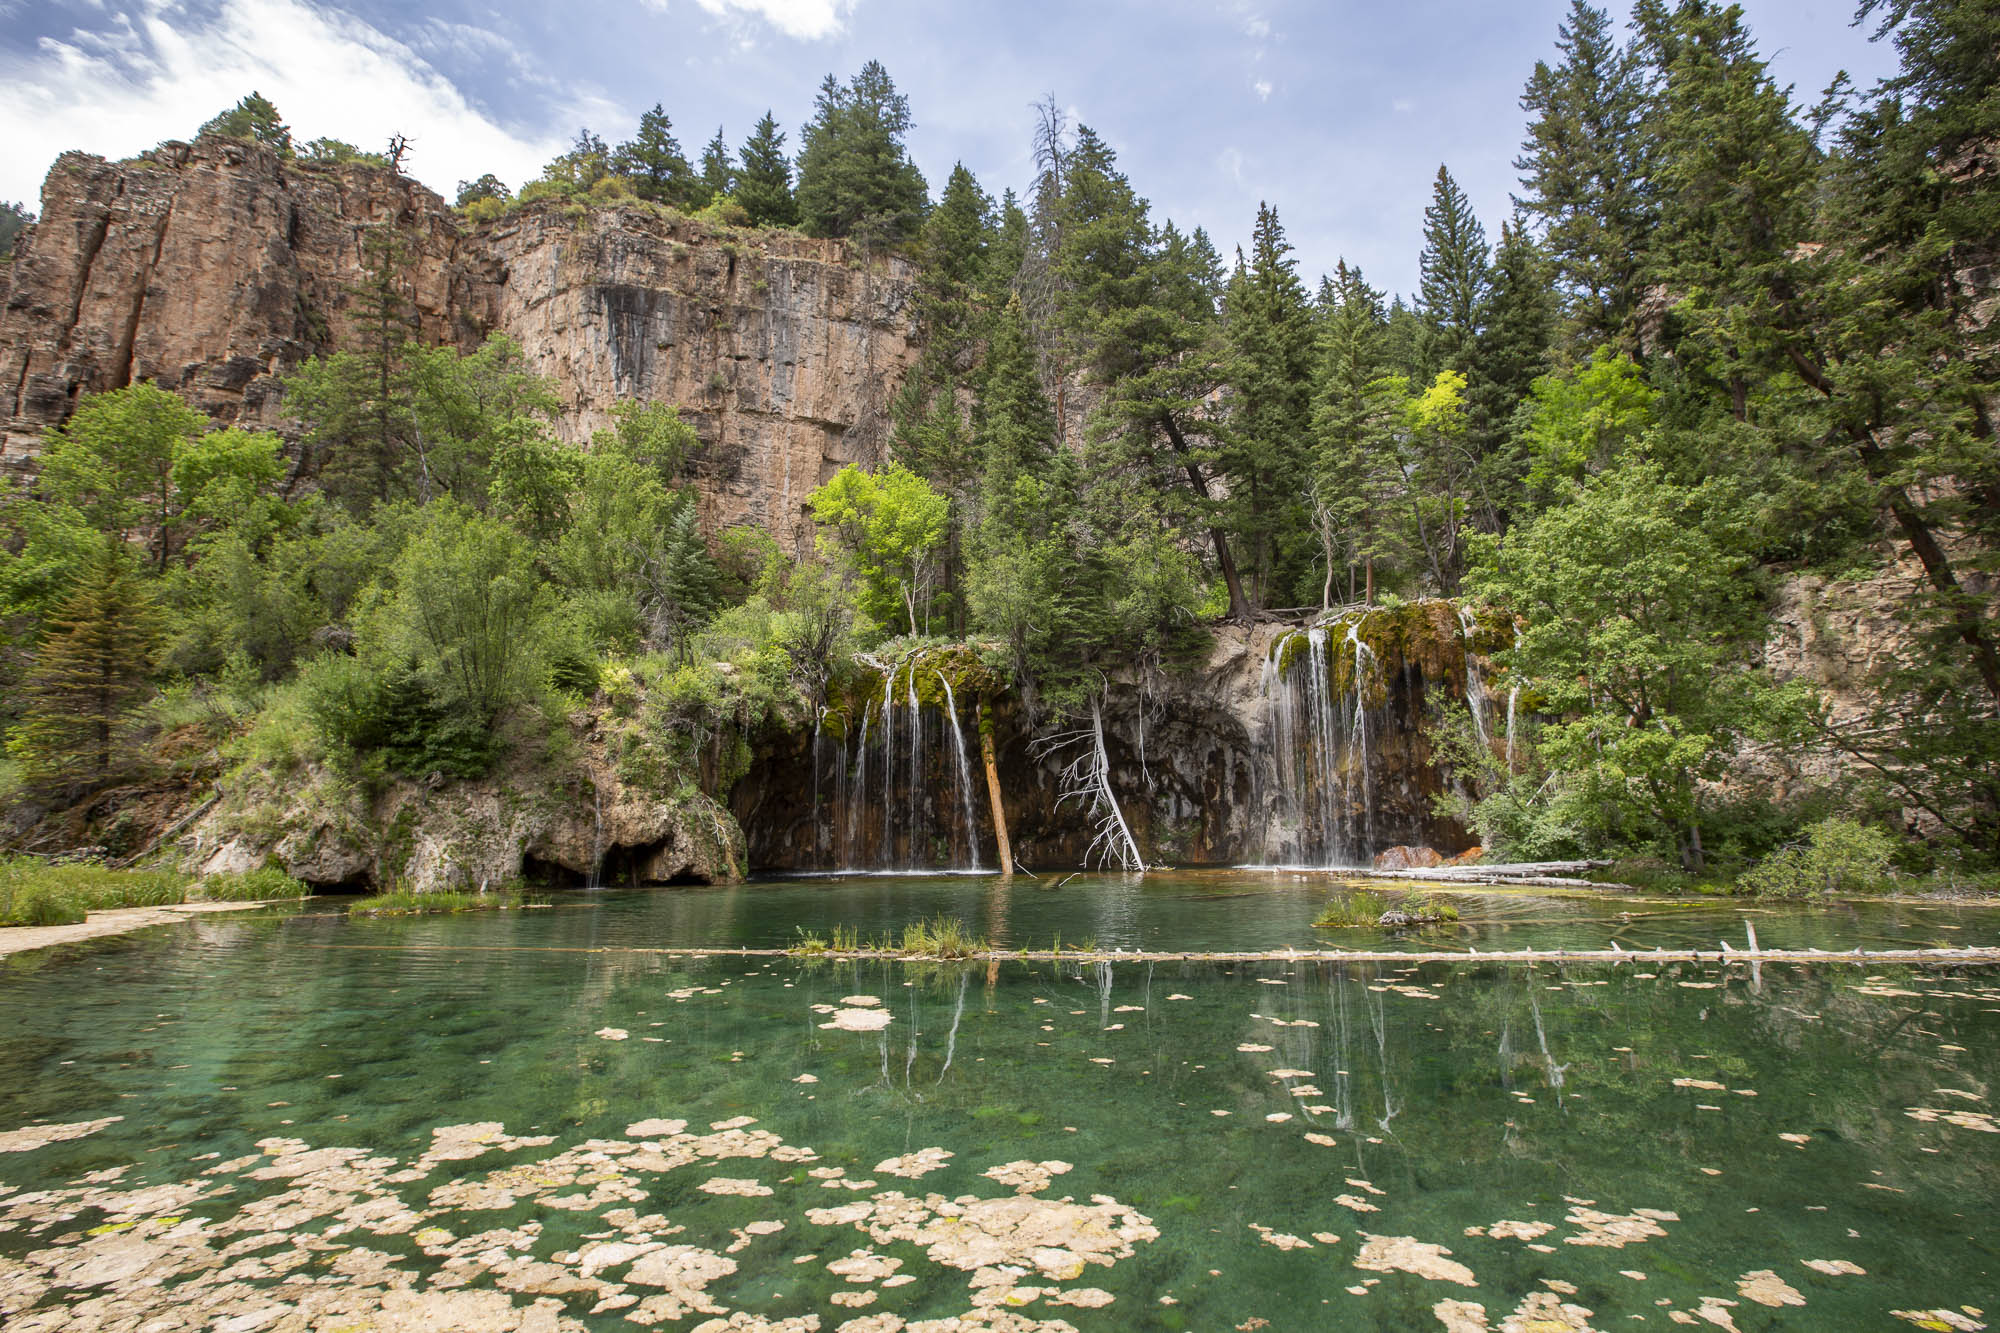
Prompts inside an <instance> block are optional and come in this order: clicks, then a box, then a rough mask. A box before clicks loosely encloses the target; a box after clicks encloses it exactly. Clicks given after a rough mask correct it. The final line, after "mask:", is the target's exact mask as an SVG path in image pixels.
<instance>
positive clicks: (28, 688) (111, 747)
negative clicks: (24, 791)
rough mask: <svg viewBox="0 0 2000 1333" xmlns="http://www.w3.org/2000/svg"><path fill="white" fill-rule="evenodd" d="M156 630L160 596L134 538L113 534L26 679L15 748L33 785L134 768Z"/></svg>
mask: <svg viewBox="0 0 2000 1333" xmlns="http://www.w3.org/2000/svg"><path fill="white" fill-rule="evenodd" d="M155 631H156V622H155V616H154V607H153V599H152V594H151V592H150V591H149V590H148V589H147V587H146V585H145V584H144V582H142V581H141V580H140V578H139V576H138V574H137V572H136V571H134V569H133V568H132V562H131V559H130V557H129V555H128V554H127V552H126V550H125V547H124V543H123V542H121V541H119V540H118V539H116V538H107V539H106V540H105V543H104V545H103V546H102V547H101V548H100V550H99V553H98V556H97V558H96V559H95V560H93V561H92V562H91V563H90V565H89V566H88V567H87V568H86V569H85V571H84V573H83V576H82V577H81V578H80V579H79V580H78V582H77V585H76V587H75V588H74V590H73V591H71V593H70V595H69V596H68V597H67V598H65V599H64V600H63V602H62V604H61V605H60V606H59V607H58V608H57V609H56V610H55V612H54V613H53V614H52V615H50V617H49V618H48V621H47V624H46V626H45V633H44V635H43V638H42V642H41V645H40V647H39V649H38V650H37V651H36V654H35V662H34V666H33V667H32V668H31V669H30V670H29V672H28V675H27V679H26V680H25V681H24V682H23V683H22V687H21V693H22V698H23V703H24V707H23V709H22V715H21V723H20V726H19V727H17V728H16V729H15V732H14V735H13V737H12V739H11V740H10V741H9V743H8V749H9V750H10V752H12V753H13V754H14V755H15V756H16V757H17V758H18V759H20V761H21V764H22V766H23V768H24V769H25V770H26V773H27V776H28V778H29V780H30V781H32V782H34V783H36V784H37V785H39V786H43V787H47V788H54V789H66V790H70V791H76V790H80V789H84V788H88V787H91V786H96V785H101V784H102V783H104V782H107V781H109V780H111V779H113V778H115V777H116V776H118V775H119V773H120V772H121V771H123V770H124V769H125V768H126V767H127V766H128V765H129V763H130V761H131V758H132V756H131V755H130V753H129V752H128V751H127V750H126V749H125V746H124V736H123V730H124V719H125V715H126V713H127V710H128V709H129V708H130V706H131V705H132V703H133V702H135V701H136V699H137V698H138V696H139V693H140V691H141V690H143V689H144V687H145V683H146V676H147V673H148V671H149V670H150V669H151V667H152V658H153V646H154V642H155Z"/></svg>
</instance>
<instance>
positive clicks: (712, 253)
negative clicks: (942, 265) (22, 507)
mask: <svg viewBox="0 0 2000 1333" xmlns="http://www.w3.org/2000/svg"><path fill="white" fill-rule="evenodd" d="M383 225H387V226H391V227H393V228H394V229H395V231H396V233H397V234H398V236H399V237H400V239H401V241H402V246H403V249H404V251H405V254H406V256H407V259H406V262H405V263H404V264H403V266H402V276H403V282H404V288H405V296H406V298H407V299H408V301H409V304H410V307H411V309H412V310H413V311H414V313H415V316H416V318H417V320H418V321H419V323H420V325H421V334H422V336H423V337H424V338H426V339H428V340H431V341H439V342H443V341H449V342H456V343H458V344H460V345H463V346H467V347H470V346H472V345H473V344H475V343H476V342H477V341H478V340H479V339H481V338H483V337H484V336H486V335H487V334H488V333H493V332H499V333H504V334H506V335H508V336H510V337H512V338H514V339H515V340H516V341H518V342H519V343H520V344H521V346H522V347H523V348H524V349H525V351H526V353H527V355H528V358H529V360H530V362H531V363H532V364H533V365H534V366H535V367H536V368H537V369H538V370H540V371H541V372H542V373H543V374H545V375H547V376H549V377H550V378H551V379H552V380H554V381H555V383H556V384H557V385H558V387H559V389H560V391H561V392H562V394H563V395H564V396H565V398H566V399H567V406H568V408H569V409H570V410H569V412H568V413H567V414H566V416H565V419H564V422H563V429H564V430H565V431H568V432H570V433H572V434H574V435H576V436H579V437H581V436H587V435H588V433H589V432H590V431H592V430H594V429H597V428H599V427H601V426H603V425H605V424H606V423H607V422H608V420H609V413H610V410H611V408H612V407H613V406H614V405H615V404H616V403H618V402H620V401H623V400H626V399H638V400H641V401H655V402H665V403H672V404H675V405H677V406H679V407H680V408H681V409H682V411H683V413H684V414H685V415H686V416H687V418H688V419H689V420H690V422H691V423H692V424H693V425H694V427H695V430H696V433H697V434H698V435H699V436H700V438H701V441H702V445H703V447H702V449H701V450H700V451H699V453H698V454H697V456H696V457H695V458H694V460H692V464H691V466H692V470H693V473H694V480H695V484H696V486H697V489H698V490H699V492H700V494H701V499H702V515H703V519H704V521H705V522H706V524H707V525H708V527H709V530H710V531H716V530H719V529H721V528H723V527H727V526H730V525H732V524H737V523H755V524H757V525H759V526H761V527H764V528H765V529H766V530H768V531H770V532H772V533H773V534H774V535H776V536H779V537H780V539H781V540H787V539H789V540H791V541H794V542H796V541H801V540H803V539H804V531H803V526H802V524H801V520H800V513H801V507H802V504H803V501H804V498H805V496H806V495H807V494H809V493H810V492H811V491H812V489H813V488H814V487H816V486H817V485H819V483H820V482H821V481H823V480H825V478H826V477H828V476H831V475H832V473H833V472H835V471H837V470H838V469H839V468H840V467H841V466H842V465H844V464H846V463H849V462H857V461H858V462H871V463H872V462H876V461H879V459H880V458H881V457H882V455H883V453H884V451H885V449H886V446H887V441H888V425H889V423H888V415H887V413H888V404H889V403H890V401H891V399H892V398H893V396H894V393H895V390H896V388H897V386H898V384H899V383H900V381H901V377H902V374H903V372H904V370H905V369H906V368H907V367H908V366H909V364H910V363H911V361H912V359H913V352H912V347H911V341H912V338H913V326H912V321H911V315H910V291H911V284H912V280H913V277H914V273H913V270H912V269H911V268H910V266H909V265H908V264H906V263H904V262H903V261H901V260H897V259H888V260H882V259H877V260H875V261H874V262H873V263H872V264H865V263H863V262H862V260H861V257H860V256H859V255H858V253H851V252H850V251H849V250H848V248H847V247H846V246H845V245H844V244H843V243H841V242H837V241H819V240H811V239H808V238H805V237H798V236H790V235H772V234H768V233H748V232H745V233H731V232H727V231H715V230H711V229H709V228H707V227H706V226H703V225H701V224H697V223H693V222H690V221H688V220H686V219H682V218H675V217H669V216H668V215H666V214H663V213H661V212H658V211H656V210H654V209H651V208H648V207H646V206H643V205H630V206H626V207H622V208H615V209H600V210H591V211H588V212H586V211H584V210H580V209H569V208H564V207H562V206H559V205H555V204H547V203H545V204H540V205H534V206H530V207H528V208H525V209H523V210H521V211H519V212H517V213H515V214H513V215H510V216H508V217H506V218H503V219H501V220H499V221H497V222H494V223H489V224H486V225H484V226H481V227H476V228H474V227H467V226H466V225H465V224H464V223H463V222H462V221H461V220H460V219H459V218H458V217H457V215H456V214H454V213H453V212H452V211H451V210H450V209H449V208H447V207H446V206H445V204H444V201H443V200H442V199H440V198H438V196H437V195H435V194H433V193H432V192H431V191H429V190H427V189H425V188H424V187H422V186H420V185H417V184H416V183H415V182H413V181H410V180H408V179H405V178H402V177H399V176H397V175H395V174H394V173H392V172H390V171H388V170H386V169H382V168H374V167H363V166H346V167H304V166H299V165H296V164H290V163H285V162H282V161H280V160H279V159H278V158H277V157H276V156H275V155H274V154H272V153H270V152H269V151H267V150H265V149H262V148H259V147H257V146H255V145H251V144H244V143H238V142H235V141H233V140H225V139H216V138H204V139H201V140H198V141H197V142H196V143H194V144H192V145H185V144H170V145H166V146H165V147H163V148H161V149H160V150H157V151H156V152H154V153H152V154H149V155H147V156H146V157H145V158H142V159H139V160H136V161H133V162H126V163H110V162H106V161H104V160H103V159H101V158H95V157H89V156H86V155H84V154H81V153H70V154H66V155H64V156H63V157H62V158H60V159H58V161H57V162H56V165H55V167H54V168H53V169H52V170H51V171H50V173H49V178H48V182H47V184H46V185H45V186H44V188H43V197H42V220H41V222H40V223H38V224H37V225H36V226H35V227H34V228H33V229H32V231H31V232H29V233H28V234H27V235H26V236H25V237H24V238H23V240H22V241H21V242H20V244H19V246H18V257H17V258H16V260H15V261H14V262H13V263H12V264H11V265H9V266H8V267H7V269H6V270H5V272H4V273H3V274H0V283H4V284H5V286H4V301H0V414H4V417H5V421H4V436H0V466H4V467H6V468H7V469H9V470H15V471H20V470H24V469H26V468H28V467H31V466H32V459H33V457H34V455H35V454H36V453H38V452H39V450H40V448H41V442H42V439H43V437H44V435H45V433H46V432H47V431H48V429H49V428H50V427H52V426H56V425H58V424H60V423H61V422H62V421H64V420H65V419H67V417H68V415H69V413H70V412H71V411H72V410H73V409H74V408H75V405H76V401H77V399H78V397H79V396H80V395H82V394H84V393H92V392H99V391H102V390H106V389H113V388H118V387H121V386H123V385H126V384H130V383H132V382H134V381H136V380H153V381H156V382H158V383H160V384H162V385H164V386H166V387H169V388H172V389H175V390H176V391H178V392H181V393H183V394H185V395H186V396H187V397H188V399H189V401H190V402H192V403H193V404H194V405H195V406H197V407H199V408H200V409H201V410H202V411H204V412H206V413H208V414H209V415H210V416H212V417H214V418H215V419H217V420H218V421H223V422H232V423H239V424H242V425H246V426H260V427H268V428H272V429H276V430H279V431H280V432H281V433H288V432H290V431H292V430H294V429H295V426H296V423H293V422H290V421H288V420H287V419H286V418H285V415H284V405H283V379H284V376H285V374H286V373H287V372H288V371H289V370H291V369H292V368H294V367H296V366H297V365H298V364H299V363H300V362H302V361H304V360H305V359H306V358H307V357H309V356H312V355H315V354H318V353H322V352H326V351H329V350H332V349H334V348H336V347H338V346H340V345H341V344H342V343H343V342H344V341H345V340H346V339H347V338H348V337H349V335H350V334H351V333H352V331H353V329H352V321H353V318H354V315H355V302H354V298H353V296H352V292H353V289H354V288H355V287H356V286H357V285H358V284H359V283H360V281H361V280H362V278H363V277H364V274H365V266H364V256H363V249H362V242H363V238H364V237H365V236H366V235H367V234H368V233H369V231H370V230H371V229H373V228H377V227H380V226H383Z"/></svg>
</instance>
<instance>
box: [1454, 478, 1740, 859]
mask: <svg viewBox="0 0 2000 1333" xmlns="http://www.w3.org/2000/svg"><path fill="white" fill-rule="evenodd" d="M1735 535H1736V534H1734V533H1733V531H1732V523H1731V520H1730V507H1729V504H1728V501H1727V497H1726V496H1725V495H1724V494H1721V493H1719V492H1718V490H1717V489H1715V488H1701V489H1696V488H1690V487H1684V486H1677V485H1675V484H1673V483H1672V482H1670V481H1668V480H1667V479H1666V477H1665V475H1664V474H1663V473H1662V471H1661V469H1660V468H1659V467H1658V466H1657V465H1655V464H1653V463H1650V462H1646V461H1643V460H1634V461H1631V462H1628V463H1626V464H1624V465H1623V466H1620V467H1618V468H1615V469H1613V470H1611V471H1609V472H1606V473H1604V474H1602V475H1599V476H1596V477H1592V478H1590V479H1589V480H1588V481H1587V482H1585V483H1584V484H1583V485H1582V486H1581V487H1578V488H1577V489H1575V490H1574V491H1573V492H1572V495H1571V497H1570V499H1569V502H1568V503H1565V504H1562V505H1558V506H1556V507H1555V508H1552V509H1550V510H1548V511H1546V512H1545V513H1543V514H1542V515H1540V516H1539V517H1537V518H1536V519H1535V520H1534V521H1533V522H1532V523H1527V524H1524V525H1522V526H1519V527H1516V528H1515V529H1514V530H1513V531H1511V532H1509V533H1508V534H1506V536H1505V537H1504V538H1497V537H1493V536H1489V535H1484V534H1479V535H1475V536H1474V537H1473V538H1472V547H1473V554H1474V563H1473V568H1472V569H1471V571H1470V573H1469V575H1468V579H1467V584H1468V587H1469V589H1470V591H1471V592H1472V594H1473V595H1474V596H1476V597H1479V598H1481V599H1483V600H1485V601H1488V602H1490V603H1492V604H1493V605H1495V606H1498V607H1501V608H1503V609H1505V610H1506V611H1508V612H1510V613H1512V614H1513V615H1514V616H1515V617H1517V618H1518V623H1519V624H1520V625H1521V632H1520V638H1519V640H1518V643H1517V646H1516V647H1515V648H1514V649H1513V650H1512V651H1511V652H1508V653H1504V654H1502V655H1501V658H1500V660H1501V661H1502V662H1503V663H1504V664H1505V665H1506V667H1507V669H1508V670H1510V671H1512V672H1515V673H1518V678H1519V679H1520V680H1521V682H1522V683H1523V685H1524V686H1526V687H1527V688H1528V689H1529V690H1531V691H1533V693H1534V695H1537V696H1539V698H1540V703H1539V704H1538V710H1539V711H1541V712H1543V713H1544V714H1547V715H1550V716H1552V717H1553V718H1554V719H1556V720H1555V721H1553V722H1551V723H1550V724H1549V725H1548V726H1547V727H1546V728H1545V729H1544V730H1543V732H1542V740H1543V751H1544V757H1545V758H1546V760H1547V761H1548V762H1549V763H1550V765H1551V766H1552V767H1553V768H1554V769H1555V770H1556V771H1558V772H1559V773H1561V774H1563V775H1564V776H1565V778H1566V779H1567V780H1569V781H1570V782H1572V783H1576V784H1582V785H1585V786H1587V787H1588V788H1589V789H1590V791H1591V792H1592V794H1593V795H1594V796H1595V797H1596V798H1597V799H1598V800H1599V801H1600V802H1601V803H1602V804H1603V805H1604V806H1605V807H1606V808H1607V810H1608V812H1609V817H1608V818H1607V821H1606V822H1607V823H1609V824H1613V825H1617V824H1620V823H1623V824H1624V825H1625V826H1626V827H1627V828H1636V829H1637V831H1638V832H1640V833H1641V834H1643V835H1648V836H1657V837H1659V838H1660V839H1661V840H1662V841H1665V842H1670V843H1671V845H1672V846H1673V849H1674V851H1675V853H1676V855H1677V857H1678V859H1679V860H1680V862H1681V864H1682V866H1683V867H1685V868H1686V869H1689V870H1695V871H1698V870H1700V869H1702V868H1703V866H1704V864H1705V855H1706V854H1705V851H1704V845H1703V828H1704V824H1705V822H1706V820H1707V818H1708V806H1709V804H1710V802H1711V801H1712V800H1713V797H1712V796H1710V795H1709V794H1708V793H1707V792H1706V791H1705V789H1704V783H1706V782H1708V781H1709V780H1712V779H1714V778H1716V777H1719V776H1720V775H1721V774H1722V772H1723V769H1724V767H1725V765H1726V764H1727V762H1728V760H1729V759H1730V757H1731V756H1732V755H1733V754H1734V753H1735V752H1736V748H1737V744H1738V741H1739V739H1740V738H1742V737H1743V736H1745V735H1747V734H1751V733H1755V732H1758V731H1759V730H1760V729H1761V728H1762V727H1763V726H1765V725H1766V724H1768V723H1769V722H1770V720H1771V718H1772V716H1773V713H1774V709H1775V707H1776V703H1777V700H1776V698H1775V696H1774V694H1773V692H1772V690H1771V688H1770V687H1769V686H1768V685H1766V684H1765V682H1764V680H1763V678H1762V677H1761V675H1759V674H1758V673H1756V672H1754V671H1752V670H1751V669H1750V667H1749V660H1750V654H1751V650H1752V649H1753V648H1754V646H1755V644H1756V640H1757V631H1758V629H1759V628H1760V622H1759V618H1758V616H1757V615H1756V612H1755V606H1754V603H1753V598H1752V589H1751V586H1750V584H1749V582H1748V580H1747V579H1746V578H1745V577H1744V573H1745V567H1746V565H1747V561H1746V560H1745V559H1744V558H1743V557H1742V556H1741V555H1739V554H1737V553H1736V552H1735V550H1733V549H1732V546H1733V544H1734V543H1733V542H1732V538H1733V537H1734V536H1735Z"/></svg>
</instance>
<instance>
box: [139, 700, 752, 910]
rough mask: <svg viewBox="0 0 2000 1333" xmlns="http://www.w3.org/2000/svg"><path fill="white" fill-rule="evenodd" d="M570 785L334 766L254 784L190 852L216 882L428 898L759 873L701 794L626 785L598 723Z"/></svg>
mask: <svg viewBox="0 0 2000 1333" xmlns="http://www.w3.org/2000/svg"><path fill="white" fill-rule="evenodd" d="M576 732H577V736H576V738H575V739H576V743H577V746H578V748H579V749H580V751H581V754H580V756H579V758H578V759H577V760H576V761H575V762H574V763H573V764H570V765H568V766H566V767H564V768H563V769H562V770H561V771H559V772H527V773H523V772H515V773H510V774H508V775H507V776H506V777H505V778H504V779H489V780H485V781H479V782H451V781H443V780H437V779H432V780H429V781H422V782H417V781H402V780H398V781H394V782H391V783H389V784H387V785H386V787H383V788H379V789H371V788H370V787H368V786H365V785H364V784H363V783H362V782H360V781H358V780H356V779H355V778H354V777H352V776H350V775H347V774H345V773H342V772H339V771H336V770H335V769H333V768H330V767H327V766H324V765H308V766H304V767H301V768H297V769H293V770H291V771H281V770H280V769H276V768H267V769H256V770H245V771H243V772H241V773H239V774H237V775H236V776H234V777H233V778H231V779H229V780H227V781H225V782H224V783H223V784H222V787H223V794H222V799H221V800H220V801H218V802H217V803H216V805H215V807H214V808H213V809H212V810H211V811H209V812H208V813H207V814H206V815H204V816H203V817H202V818H201V819H200V820H199V821H198V822H197V823H195V824H194V825H193V826H192V827H191V828H190V829H188V830H187V832H186V833H184V834H183V835H182V836H181V837H180V838H179V839H178V841H177V844H176V845H177V847H178V850H179V853H180V856H181V860H182V863H183V865H184V868H186V869H187V870H189V871H192V872H199V873H202V874H216V873H222V872H228V871H244V870H252V869H255V868H257V867H259V866H263V865H276V866H280V867H282V868H283V869H284V871H285V872H286V873H287V874H289V875H291V876H293V877H294V878H296V879H301V880H304V881H305V882H306V883H308V884H314V885H320V886H341V887H354V888H359V887H367V888H376V889H388V888H397V889H405V890H409V891H412V892H418V893H424V892H430V891H433V890H440V889H460V890H464V889H484V888H488V887H494V886H498V885H501V884H506V883H510V882H514V881H519V880H523V879H527V880H532V881H535V882H540V883H569V884H592V883H603V884H631V885H639V884H673V883H701V884H722V883H733V882H734V881H736V880H740V879H742V878H743V875H744V872H745V870H746V867H747V859H746V854H745V850H744V846H743V833H742V830H741V829H740V828H738V827H737V825H736V821H735V820H734V819H733V818H732V817H731V816H730V814H729V812H728V810H727V809H725V808H724V807H723V806H721V805H720V804H718V803H717V802H715V801H714V800H712V799H710V798H709V797H707V796H705V795H703V794H702V793H700V792H698V791H695V790H693V789H687V790H676V791H674V792H672V793H660V792H653V791H648V790H646V789H644V788H643V787H641V786H638V785H635V784H633V783H628V782H626V781H624V780H623V779H622V778H621V776H620V774H619V771H618V766H617V764H616V763H615V762H614V761H613V760H612V758H611V749H612V746H611V745H609V744H607V743H606V742H605V740H604V738H603V737H602V736H601V735H599V734H598V733H597V732H595V731H594V730H593V729H592V728H591V727H590V725H589V724H588V721H587V720H586V721H585V722H584V723H583V725H579V726H577V727H576Z"/></svg>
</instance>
